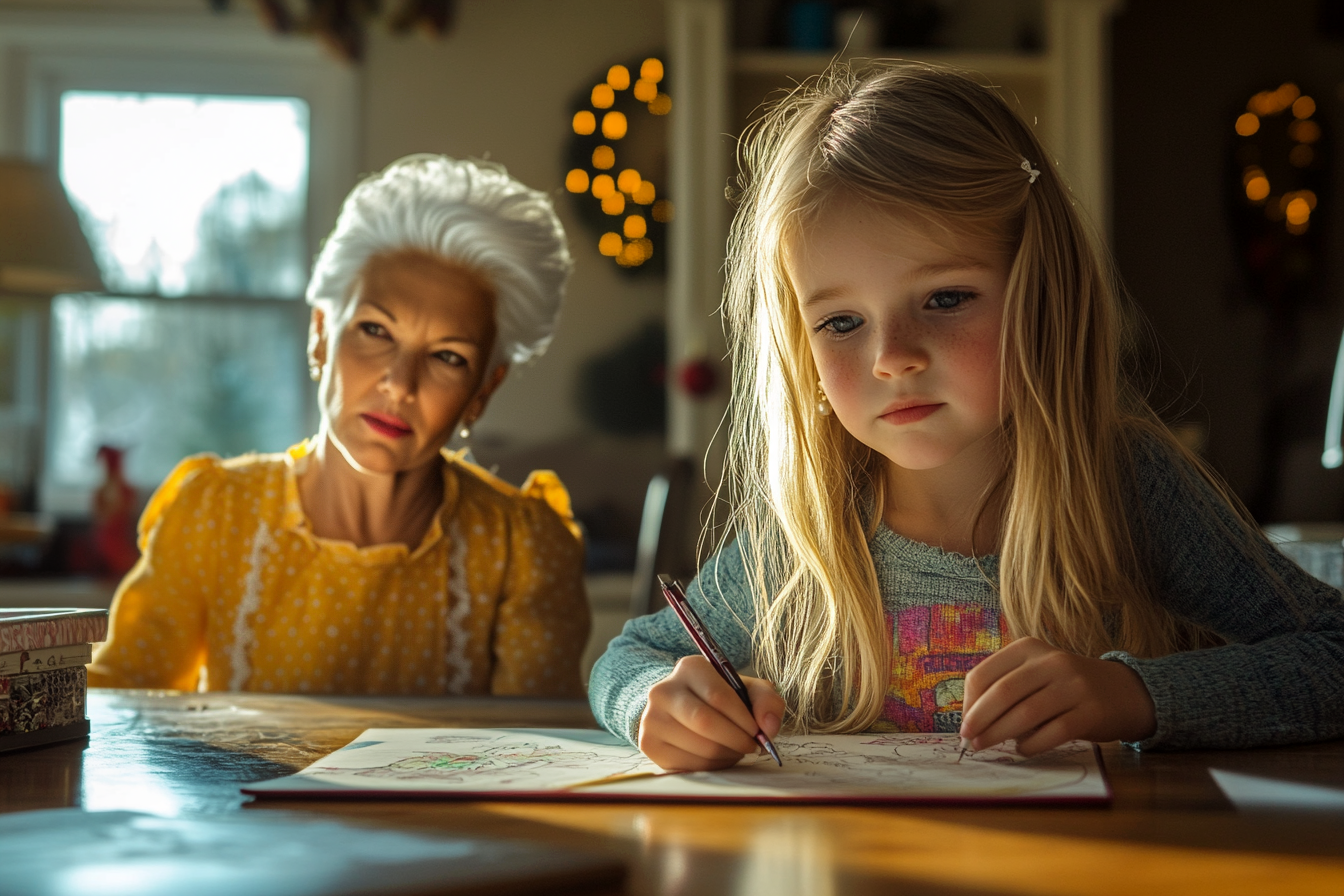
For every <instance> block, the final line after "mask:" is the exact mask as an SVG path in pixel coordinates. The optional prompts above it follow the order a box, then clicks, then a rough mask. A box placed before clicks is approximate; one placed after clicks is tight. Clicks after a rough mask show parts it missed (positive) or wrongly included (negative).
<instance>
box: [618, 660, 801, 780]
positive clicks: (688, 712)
mask: <svg viewBox="0 0 1344 896" xmlns="http://www.w3.org/2000/svg"><path fill="white" fill-rule="evenodd" d="M742 681H743V683H744V684H746V686H747V693H748V694H750V695H751V705H752V707H753V708H754V709H755V710H756V712H755V718H753V717H752V713H751V711H750V710H748V709H747V707H746V705H745V704H744V703H743V702H742V699H741V698H740V697H738V696H737V692H736V691H734V690H733V689H732V688H731V687H730V686H729V685H728V682H726V681H724V680H723V678H722V677H720V676H719V673H717V672H715V671H714V667H713V666H711V665H710V664H709V660H707V659H705V658H704V657H702V656H687V657H682V658H681V659H680V660H678V661H677V666H676V668H675V669H673V670H672V674H671V675H669V676H667V677H666V678H664V679H663V680H662V681H660V682H658V683H657V684H656V685H654V686H653V687H652V688H650V689H649V704H648V706H646V707H644V714H643V715H642V716H640V719H639V749H640V750H641V751H643V753H644V755H645V756H647V757H649V758H650V759H652V760H653V761H654V762H656V763H658V765H659V766H660V767H662V768H665V769H667V770H669V771H707V770H709V769H715V768H727V767H728V766H730V765H733V764H735V763H736V762H737V761H738V760H739V759H741V758H742V757H743V756H745V755H746V754H747V753H752V752H755V751H756V750H757V749H758V747H759V745H758V744H757V743H756V731H757V729H759V730H761V731H764V732H765V735H766V737H769V738H774V736H775V735H776V734H778V733H779V726H780V724H781V721H780V720H781V719H783V718H784V698H782V697H780V696H779V692H777V691H776V690H775V687H774V685H772V684H770V682H768V681H766V680H764V679H762V678H749V677H747V676H745V675H744V676H742Z"/></svg>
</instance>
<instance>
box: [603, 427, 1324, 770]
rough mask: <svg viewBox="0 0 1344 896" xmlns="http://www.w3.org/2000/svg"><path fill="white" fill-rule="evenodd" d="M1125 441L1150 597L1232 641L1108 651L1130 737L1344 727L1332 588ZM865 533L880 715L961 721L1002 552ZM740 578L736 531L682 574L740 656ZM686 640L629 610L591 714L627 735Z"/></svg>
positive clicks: (985, 640) (1244, 742) (893, 725)
mask: <svg viewBox="0 0 1344 896" xmlns="http://www.w3.org/2000/svg"><path fill="white" fill-rule="evenodd" d="M1134 454H1135V464H1134V475H1133V482H1132V491H1131V494H1130V496H1129V501H1128V504H1129V506H1130V508H1131V510H1130V514H1131V528H1132V529H1133V531H1134V532H1135V533H1136V538H1137V540H1138V542H1139V545H1140V549H1141V550H1142V551H1143V553H1144V555H1145V556H1146V558H1147V561H1148V563H1149V564H1151V566H1150V568H1151V570H1152V573H1153V580H1154V581H1155V582H1156V584H1157V588H1158V594H1159V598H1160V599H1161V600H1162V601H1164V602H1165V604H1166V606H1167V607H1168V608H1169V609H1170V610H1172V611H1173V612H1174V613H1176V614H1178V615H1180V616H1182V617H1185V618H1186V619H1189V620H1192V621H1194V622H1197V623H1199V624H1201V625H1204V626H1207V627H1208V628H1210V629H1212V630H1213V631H1215V632H1217V633H1218V634H1220V635H1221V636H1222V637H1223V638H1224V639H1225V640H1226V641H1227V644H1226V646H1222V647H1216V648H1210V649H1207V650H1198V651H1190V652H1185V653H1176V654H1172V655H1169V656H1164V657H1158V658H1156V659H1139V658H1137V657H1134V656H1131V655H1129V654H1127V653H1123V652H1119V651H1116V652H1112V653H1107V654H1105V655H1104V657H1103V658H1104V659H1108V660H1113V661H1116V662H1121V663H1125V664H1126V665H1128V666H1129V667H1130V668H1132V669H1134V670H1135V671H1136V672H1137V673H1138V674H1139V676H1140V677H1141V678H1142V679H1143V682H1144V684H1145V685H1147V687H1148V692H1149V693H1150V694H1151V695H1152V698H1153V703H1154V704H1155V706H1156V708H1157V731H1156V732H1155V733H1154V734H1153V736H1152V737H1150V738H1148V739H1147V740H1145V741H1143V742H1142V743H1140V744H1136V745H1134V746H1136V747H1139V748H1143V749H1149V748H1197V747H1251V746H1260V745H1268V744H1285V743H1294V742H1301V741H1312V740H1325V739H1330V738H1336V737H1344V599H1342V598H1341V595H1340V592H1339V591H1337V590H1335V589H1334V588H1331V587H1329V586H1328V585H1325V584H1324V583H1322V582H1320V581H1318V580H1316V579H1314V578H1312V577H1311V576H1310V575H1308V574H1307V573H1305V572H1304V571H1302V569H1300V568H1299V567H1297V566H1296V565H1295V564H1293V563H1292V561H1290V560H1288V559H1287V558H1286V557H1284V556H1282V555H1281V554H1279V553H1278V552H1277V551H1275V550H1273V549H1272V548H1271V547H1270V546H1269V544H1268V543H1267V542H1264V541H1259V542H1257V543H1255V544H1253V545H1248V544H1247V543H1246V538H1245V536H1244V535H1243V534H1242V533H1241V531H1240V530H1239V529H1238V527H1237V524H1236V522H1235V519H1234V517H1233V516H1232V513H1231V511H1230V510H1229V509H1228V508H1227V507H1226V506H1225V505H1224V504H1223V503H1222V502H1221V501H1220V499H1218V498H1217V497H1216V496H1215V495H1214V494H1213V492H1212V490H1211V489H1209V488H1208V487H1207V485H1205V484H1204V483H1203V481H1202V480H1201V479H1199V478H1198V477H1197V476H1196V475H1195V474H1194V473H1193V472H1192V471H1190V470H1188V469H1186V468H1185V467H1184V465H1183V464H1182V463H1181V462H1180V461H1178V460H1176V459H1175V458H1172V457H1170V456H1169V455H1168V454H1167V453H1166V452H1165V450H1163V449H1161V448H1158V447H1156V446H1155V445H1153V444H1151V443H1147V442H1144V441H1142V440H1141V442H1140V444H1139V446H1138V447H1137V449H1136V451H1135V452H1134ZM868 547H869V550H870V552H871V553H872V557H873V563H874V565H875V567H876V569H877V576H878V582H879V584H880V586H881V591H882V601H883V605H884V609H885V613H886V617H887V626H888V631H889V632H890V633H891V635H892V646H893V668H892V676H891V685H890V688H889V691H888V696H887V699H886V702H885V707H884V710H883V713H882V717H881V719H880V720H879V721H878V722H877V723H876V724H875V726H874V728H875V729H878V730H898V731H956V730H957V728H958V726H959V725H960V720H961V719H960V717H961V712H960V709H961V697H962V689H963V678H964V676H965V673H966V671H967V670H969V669H970V668H971V667H972V666H974V665H975V663H977V662H979V661H980V660H981V659H983V658H984V657H985V656H988V655H989V654H990V653H992V652H993V651H994V650H997V649H998V648H999V647H1000V646H1001V645H1002V643H1003V635H1004V634H1005V632H1004V631H1003V629H1002V622H1001V617H1000V614H999V601H998V595H997V591H996V588H995V583H996V582H997V579H998V558H997V557H995V556H986V557H981V558H980V559H979V562H978V563H977V561H976V560H974V559H972V558H968V557H964V556H962V555H960V554H950V553H945V552H944V551H942V550H940V549H938V548H935V547H931V546H929V545H925V544H921V543H919V542H915V541H911V540H909V539H906V538H903V537H901V536H900V535H897V534H896V533H895V532H893V531H892V530H890V529H889V528H887V527H886V526H879V527H878V530H877V533H876V534H875V535H874V536H873V538H872V540H871V541H870V542H869V544H868ZM1276 577H1277V578H1278V579H1279V581H1280V584H1277V585H1276V583H1275V581H1274V579H1275V578H1276ZM1285 586H1286V587H1285ZM748 588H749V586H748V584H747V577H746V574H745V570H744V566H743V558H742V550H741V547H740V545H739V544H738V543H737V542H734V543H732V544H730V545H729V546H728V547H726V548H725V549H724V550H722V551H721V552H720V553H719V554H718V555H717V556H715V557H714V558H712V559H711V560H710V561H709V562H708V563H707V564H706V565H705V567H704V568H703V569H702V570H701V571H700V574H699V575H698V576H697V577H696V579H695V581H693V582H692V583H691V585H690V587H689V588H688V589H687V597H688V598H689V599H690V601H691V602H692V604H694V605H695V607H696V609H697V610H698V611H699V612H700V614H701V615H702V616H703V617H704V619H705V622H706V625H707V626H708V627H709V629H710V631H711V632H713V633H714V636H715V637H716V638H717V639H718V641H719V643H720V644H721V646H722V647H723V648H724V650H725V652H726V653H727V654H728V656H729V658H730V659H731V660H732V662H733V663H734V664H735V665H736V666H737V667H738V668H739V669H749V668H750V667H751V665H752V644H751V640H752V639H751V629H752V626H753V625H754V624H755V614H754V610H753V605H752V600H751V595H750V592H749V590H748ZM1285 593H1286V594H1287V595H1291V597H1285ZM695 653H696V649H695V645H694V644H693V643H692V642H691V640H690V638H689V637H687V635H686V633H685V631H684V630H683V629H682V627H681V625H680V623H678V621H677V619H676V617H675V616H674V615H673V614H672V611H671V610H670V609H664V610H662V611H661V612H658V613H654V614H652V615H649V616H643V617H640V618H638V619H632V620H631V621H630V622H628V623H626V625H625V629H624V631H623V632H622V633H621V634H620V635H619V636H618V637H617V638H615V639H614V640H612V642H611V644H610V645H609V646H608V647H607V652H606V653H605V654H604V655H603V656H602V657H601V659H599V660H598V662H597V665H596V666H595V667H594V669H593V673H592V677H591V680H590V683H589V687H588V690H589V700H590V701H591V703H592V707H593V712H594V713H595V715H596V716H597V720H598V721H599V722H600V723H601V724H602V726H603V727H605V728H606V729H607V730H608V731H611V732H612V733H613V734H616V735H618V736H621V737H625V738H627V739H629V741H630V742H631V743H635V741H636V738H637V736H638V731H639V717H640V714H641V713H642V712H643V711H644V706H645V704H646V702H647V700H648V692H649V688H650V687H652V686H653V685H654V684H655V683H657V682H658V681H659V680H661V679H662V678H664V677H666V676H667V675H668V674H669V673H670V672H671V671H672V667H673V666H674V665H675V663H676V661H677V659H678V658H680V657H682V656H688V655H692V654H695Z"/></svg>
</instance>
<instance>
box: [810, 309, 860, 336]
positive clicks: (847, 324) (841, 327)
mask: <svg viewBox="0 0 1344 896" xmlns="http://www.w3.org/2000/svg"><path fill="white" fill-rule="evenodd" d="M862 324H863V318H861V317H859V316H858V315H856V314H837V315H835V316H834V317H828V318H826V319H825V320H824V321H822V322H821V323H820V324H818V325H817V328H816V332H818V333H820V332H821V331H822V330H829V331H831V332H832V333H834V334H835V335H837V336H843V335H844V334H846V333H849V332H850V331H852V330H856V329H858V328H859V326H861V325H862Z"/></svg>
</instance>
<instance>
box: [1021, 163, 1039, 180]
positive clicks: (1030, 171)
mask: <svg viewBox="0 0 1344 896" xmlns="http://www.w3.org/2000/svg"><path fill="white" fill-rule="evenodd" d="M1022 170H1023V171H1025V172H1027V174H1029V175H1031V176H1030V177H1028V178H1027V183H1029V184H1034V183H1036V178H1038V177H1040V176H1041V172H1039V171H1037V170H1036V169H1035V168H1033V167H1031V163H1030V162H1028V161H1027V160H1026V159H1023V160H1022Z"/></svg>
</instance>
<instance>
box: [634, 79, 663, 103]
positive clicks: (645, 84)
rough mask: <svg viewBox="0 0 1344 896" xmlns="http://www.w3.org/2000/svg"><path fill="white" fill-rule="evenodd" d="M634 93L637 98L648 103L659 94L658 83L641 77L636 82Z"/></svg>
mask: <svg viewBox="0 0 1344 896" xmlns="http://www.w3.org/2000/svg"><path fill="white" fill-rule="evenodd" d="M634 93H635V99H637V100H639V101H640V102H641V103H647V102H650V101H651V100H652V99H653V98H654V97H656V96H657V95H658V85H657V84H655V83H654V82H652V81H650V80H648V79H646V78H640V79H639V80H638V81H636V82H635V90H634Z"/></svg>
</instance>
